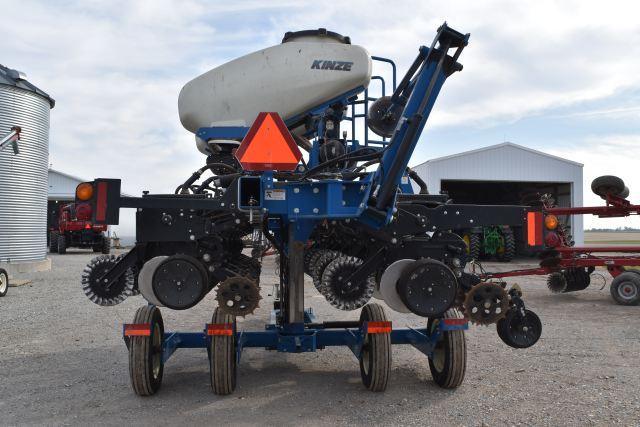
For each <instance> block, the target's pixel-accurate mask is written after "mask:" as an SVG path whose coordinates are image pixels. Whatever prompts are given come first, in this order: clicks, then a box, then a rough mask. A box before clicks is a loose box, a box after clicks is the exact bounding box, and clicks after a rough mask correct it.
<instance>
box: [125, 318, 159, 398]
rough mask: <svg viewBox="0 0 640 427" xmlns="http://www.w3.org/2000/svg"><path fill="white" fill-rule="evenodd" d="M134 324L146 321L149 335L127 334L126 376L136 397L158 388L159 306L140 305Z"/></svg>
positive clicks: (151, 392) (146, 394)
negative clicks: (127, 356) (127, 369)
mask: <svg viewBox="0 0 640 427" xmlns="http://www.w3.org/2000/svg"><path fill="white" fill-rule="evenodd" d="M133 323H134V324H140V323H149V324H150V325H151V335H150V336H148V337H147V336H133V337H129V377H130V378H131V386H132V387H133V391H134V392H135V393H136V394H137V395H138V396H151V395H153V394H155V393H156V392H157V391H158V390H160V386H161V385H162V374H163V372H164V363H163V362H162V352H163V343H164V323H163V321H162V315H161V314H160V309H159V308H158V307H155V306H153V305H145V306H144V307H140V308H139V309H138V310H137V311H136V314H135V316H134V318H133Z"/></svg>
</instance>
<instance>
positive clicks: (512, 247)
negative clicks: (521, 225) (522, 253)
mask: <svg viewBox="0 0 640 427" xmlns="http://www.w3.org/2000/svg"><path fill="white" fill-rule="evenodd" d="M501 232H502V238H503V239H504V252H502V253H501V254H497V255H496V256H497V258H498V261H501V262H509V261H511V260H512V259H513V258H515V256H516V238H515V237H514V236H513V229H511V227H504V228H502V229H501Z"/></svg>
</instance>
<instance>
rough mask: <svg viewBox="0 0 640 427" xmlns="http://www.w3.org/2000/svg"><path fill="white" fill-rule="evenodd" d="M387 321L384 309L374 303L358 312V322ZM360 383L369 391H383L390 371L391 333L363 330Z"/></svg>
mask: <svg viewBox="0 0 640 427" xmlns="http://www.w3.org/2000/svg"><path fill="white" fill-rule="evenodd" d="M367 321H368V322H386V321H388V319H387V316H386V314H385V312H384V309H383V308H382V306H381V305H379V304H376V303H371V304H367V305H365V306H364V307H363V308H362V311H361V312H360V322H361V323H362V322H367ZM358 360H359V362H360V376H361V377H362V384H364V386H365V387H366V388H368V389H369V390H371V391H384V390H385V389H386V388H387V383H388V382H389V373H390V371H391V334H390V333H379V334H369V333H367V332H366V331H364V337H363V341H362V349H361V350H360V357H359V358H358Z"/></svg>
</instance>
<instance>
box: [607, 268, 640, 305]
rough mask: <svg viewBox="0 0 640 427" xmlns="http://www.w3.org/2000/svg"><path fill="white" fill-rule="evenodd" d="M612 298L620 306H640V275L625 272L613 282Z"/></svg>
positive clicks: (633, 272)
mask: <svg viewBox="0 0 640 427" xmlns="http://www.w3.org/2000/svg"><path fill="white" fill-rule="evenodd" d="M610 291H611V296H612V297H613V299H614V300H615V301H616V302H617V303H618V304H620V305H638V304H640V274H638V273H636V272H635V271H625V272H624V273H622V274H620V275H619V276H617V277H616V278H615V279H613V280H612V281H611V288H610Z"/></svg>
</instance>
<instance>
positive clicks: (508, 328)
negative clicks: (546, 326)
mask: <svg viewBox="0 0 640 427" xmlns="http://www.w3.org/2000/svg"><path fill="white" fill-rule="evenodd" d="M496 330H497V332H498V336H499V337H500V339H501V340H502V341H503V342H504V343H505V344H507V345H508V346H509V347H513V348H529V347H531V346H532V345H534V344H535V343H537V342H538V340H539V339H540V336H541V335H542V322H540V318H539V317H538V315H537V314H535V313H534V312H533V311H531V310H527V309H524V310H522V311H521V310H519V309H516V308H514V309H511V310H509V311H508V312H507V314H506V315H505V317H503V318H502V319H500V320H499V321H498V323H497V324H496Z"/></svg>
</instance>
